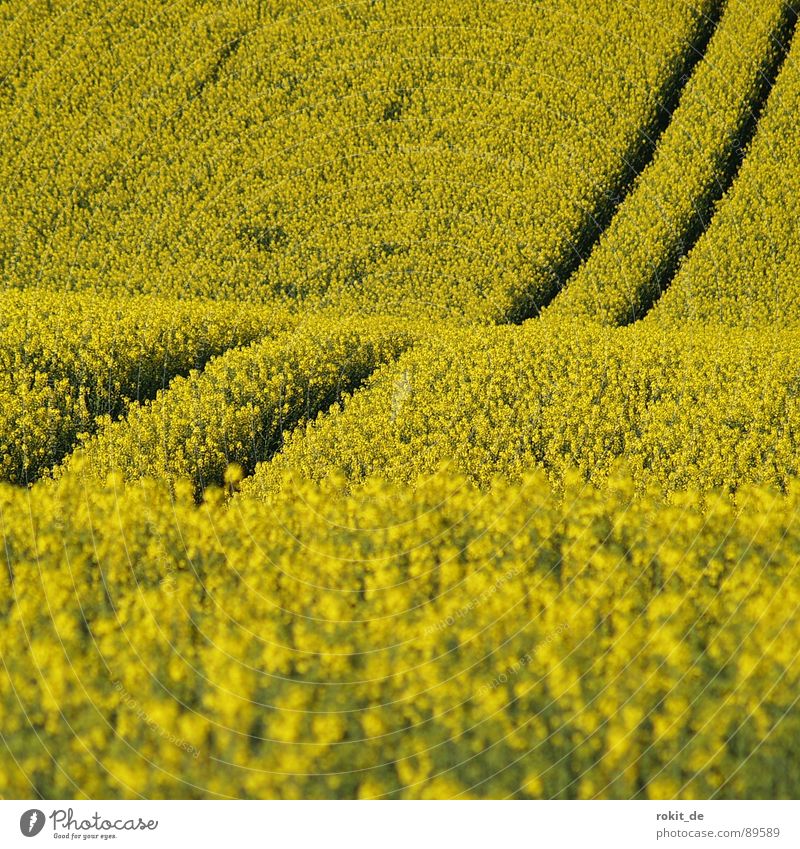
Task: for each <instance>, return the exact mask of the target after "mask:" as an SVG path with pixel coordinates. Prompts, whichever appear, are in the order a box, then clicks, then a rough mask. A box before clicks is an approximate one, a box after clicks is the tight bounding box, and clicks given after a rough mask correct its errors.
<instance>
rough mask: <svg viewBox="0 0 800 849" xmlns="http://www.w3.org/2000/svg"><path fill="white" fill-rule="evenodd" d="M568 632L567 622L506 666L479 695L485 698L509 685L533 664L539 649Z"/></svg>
mask: <svg viewBox="0 0 800 849" xmlns="http://www.w3.org/2000/svg"><path fill="white" fill-rule="evenodd" d="M567 630H569V625H568V624H567V623H566V622H562V623H561V624H560V625H559V626H558V627H557V628H554V629H553V630H552V631H550V632H549V633H548V634H547V636H545V637H544V638H543V639H541V640H539V642H538V643H536V645H535V646H533V648H532V649H531V650H530V651H529V652H526V653H525V654H524V655H521V656H520V657H518V658H517V659H516V660H515V661H514V662H513V663H511V664H509V665H508V666H506V667H505V669H503V671H502V672H501V673H500V674H499V675H497V676H495V677H494V678H493V679H492V680H491V681H490V682H488V683H486V684H484V685H483V686H481V687H480V688H479V689H478V695H479V696H485V695H486V694H487V693H491V692H492V691H493V690H496V689H497V688H498V687H500V686H502V685H503V684H507V683H508V682H509V681H511V680H512V679H514V678H516V677H517V675H519V673H520V672H521V671H522V670H523V669H525V668H527V667H528V666H530V665H531V663H533V660H534V658H535V657H536V652H537V651H539V649H541V648H542V647H543V646H547V645H549V644H550V643H552V642H553V640H555V639H556V638H557V637H558V636H560V635H561V634H563V633H564V631H567Z"/></svg>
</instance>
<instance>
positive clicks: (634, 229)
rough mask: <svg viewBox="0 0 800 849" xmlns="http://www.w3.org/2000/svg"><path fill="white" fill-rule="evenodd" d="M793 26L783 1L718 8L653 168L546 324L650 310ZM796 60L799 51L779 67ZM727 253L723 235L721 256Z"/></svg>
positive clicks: (722, 178)
mask: <svg viewBox="0 0 800 849" xmlns="http://www.w3.org/2000/svg"><path fill="white" fill-rule="evenodd" d="M794 18H795V13H794V12H793V10H792V9H790V6H789V4H788V3H786V2H785V0H768V1H766V2H761V3H759V4H758V5H757V6H754V5H753V4H752V3H749V2H746V0H732V2H730V3H728V4H727V5H726V7H725V12H724V14H723V16H722V20H721V21H720V23H719V25H718V27H717V29H716V32H715V33H714V36H713V38H712V39H711V41H710V43H709V46H708V50H707V51H706V54H705V56H704V57H703V60H702V62H701V63H700V64H699V65H698V66H697V69H696V70H695V73H694V74H693V76H692V78H691V79H690V80H689V82H688V83H687V85H686V88H685V89H684V91H683V94H682V97H681V101H680V105H679V107H678V108H677V109H676V110H675V113H674V115H673V116H672V118H671V120H670V123H669V126H668V127H667V129H666V130H665V132H664V134H663V136H662V137H661V140H660V141H659V144H658V147H657V149H656V153H655V156H654V158H653V161H652V162H651V163H650V165H649V166H648V167H647V168H646V169H645V170H644V171H643V172H642V173H641V174H640V175H639V177H638V178H637V180H636V182H635V185H634V189H633V191H632V192H631V194H630V195H629V196H628V198H627V199H626V200H625V202H624V203H623V204H622V206H621V207H620V208H619V211H618V213H617V215H616V216H615V217H614V219H613V221H612V222H611V224H610V225H609V227H608V228H607V229H606V230H605V231H604V233H603V235H602V237H601V239H600V241H599V243H598V245H597V247H595V249H594V250H593V251H592V253H591V255H590V257H589V258H588V259H587V260H586V262H584V264H583V265H582V266H581V267H580V269H579V270H578V271H577V272H576V274H575V275H573V277H572V278H571V279H570V280H569V281H568V283H567V285H566V288H565V289H564V291H563V292H562V293H561V294H560V295H559V296H558V297H557V298H556V299H555V301H554V302H553V304H552V306H551V308H550V309H549V310H548V311H547V314H549V313H554V314H555V315H557V316H570V317H576V318H577V317H584V318H588V319H591V320H593V321H597V322H600V323H602V324H610V325H619V324H628V323H630V322H632V321H636V319H638V318H641V317H642V315H643V314H644V313H645V312H646V311H647V310H648V309H649V307H650V306H651V304H652V303H653V301H654V300H655V299H656V298H657V297H658V296H659V295H660V294H661V291H662V289H663V288H664V287H665V285H666V284H667V283H668V282H669V280H670V278H671V276H672V274H673V273H674V271H675V268H676V267H677V265H678V262H679V260H680V259H681V257H682V256H683V255H684V254H685V253H686V250H687V247H688V243H690V242H691V241H692V240H693V239H694V238H695V236H696V235H697V234H699V233H700V232H701V231H702V230H703V229H704V227H705V226H706V223H707V220H708V218H709V217H710V213H711V210H712V206H713V202H714V201H715V200H716V199H718V198H719V196H720V195H721V194H722V191H723V189H724V188H725V183H726V181H727V180H728V179H729V176H730V172H731V171H732V169H733V168H734V167H735V164H736V161H737V158H738V156H739V155H740V154H741V152H742V151H741V147H742V144H743V141H742V138H743V135H744V134H745V131H746V128H747V127H748V125H752V123H753V121H754V113H755V112H756V111H757V106H758V104H759V103H760V102H761V101H762V100H763V98H764V97H765V96H766V94H767V92H768V91H769V80H770V79H771V78H772V77H773V76H774V73H775V70H776V68H777V66H778V64H779V61H780V59H781V58H782V57H783V55H784V52H785V43H786V40H787V36H788V35H789V34H790V33H791V29H792V27H793V25H794ZM798 59H800V48H798V49H796V51H795V56H794V58H793V60H792V59H790V60H789V61H788V62H787V65H791V64H792V61H794V63H795V64H796V63H797V61H798ZM787 73H792V71H788V72H787ZM796 73H797V71H796V70H794V74H795V75H796ZM776 96H778V95H776ZM795 158H796V155H795ZM758 161H759V162H761V161H762V159H761V158H759V160H758ZM750 233H752V231H750ZM729 243H730V234H729V233H726V234H725V237H724V239H723V242H722V245H721V247H722V250H723V251H725V250H727V246H728V244H729ZM711 279H713V280H714V281H715V282H718V284H719V286H720V287H721V288H725V289H727V287H728V276H727V275H726V274H725V272H722V274H720V269H719V268H715V269H714V271H713V274H712V277H711ZM759 279H760V278H759Z"/></svg>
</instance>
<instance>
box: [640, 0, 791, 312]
mask: <svg viewBox="0 0 800 849" xmlns="http://www.w3.org/2000/svg"><path fill="white" fill-rule="evenodd" d="M788 9H789V13H790V14H789V23H788V26H787V31H786V32H785V33H783V34H782V35H781V36H778V37H776V38H775V43H776V44H777V45H778V47H779V49H778V51H777V56H776V59H775V61H774V62H772V63H770V65H769V66H768V67H767V68H766V69H765V70H764V71H762V73H761V74H760V76H761V80H762V84H761V87H760V92H759V95H758V97H757V98H756V100H755V102H754V103H753V106H752V108H751V109H750V112H749V115H748V116H747V119H746V121H745V123H744V124H743V125H742V128H741V130H740V132H739V133H738V136H739V140H738V143H736V144H734V145H733V149H732V152H731V156H730V159H729V161H728V163H727V164H726V166H725V168H724V170H723V174H722V178H721V179H720V180H719V181H717V182H716V183H715V184H714V185H713V186H712V187H711V191H710V192H709V195H708V197H706V198H704V199H703V205H702V208H701V209H698V210H697V216H696V218H695V219H694V221H693V222H692V224H691V226H690V228H689V230H688V232H687V235H686V237H685V238H684V242H683V245H684V247H683V252H682V253H681V254H680V256H678V257H677V258H675V259H674V260H672V261H671V262H670V263H669V264H668V265H667V266H666V267H665V268H664V269H663V270H660V271H658V272H656V275H655V276H656V278H657V280H656V282H657V284H658V290H657V291H654V294H653V297H652V298H651V299H650V300H649V303H647V304H646V305H644V308H643V309H642V310H641V311H640V312H639V314H638V315H634V316H632V317H631V321H629V322H626V324H628V325H630V324H635V323H636V322H639V321H641V320H642V319H643V318H644V317H645V315H647V314H648V313H649V312H650V311H651V310H652V309H653V308H654V307H655V305H656V303H658V301H659V299H660V298H661V296H662V295H663V294H664V293H665V292H666V291H667V290H668V289H669V287H670V285H671V284H672V281H673V280H674V279H675V275H676V274H677V272H678V268H679V267H680V264H681V262H682V260H683V259H684V257H686V256H687V255H688V254H689V252H690V251H691V250H692V249H693V248H694V246H695V245H696V244H697V241H698V240H699V239H700V237H701V236H702V235H703V233H704V232H705V231H706V230H707V229H708V227H709V226H710V225H711V223H712V222H713V220H714V213H715V209H714V206H715V204H716V203H717V201H719V200H720V199H721V198H722V197H723V196H724V195H725V194H726V193H727V192H728V190H729V189H730V188H731V186H732V185H733V184H734V183H735V182H736V179H737V177H738V176H739V171H740V170H741V167H742V164H743V163H744V160H745V158H746V156H747V153H748V150H749V148H750V145H751V143H752V140H753V137H754V136H755V134H756V132H757V130H758V124H759V122H760V120H761V116H762V115H763V113H764V109H765V108H766V105H767V102H768V101H769V95H770V93H771V92H772V89H773V87H774V85H775V81H776V80H777V78H778V75H779V74H780V72H781V69H782V68H783V66H784V64H785V62H786V58H787V57H788V55H789V48H790V46H791V43H792V41H793V39H794V35H795V32H796V28H797V17H798V7H795V6H789V7H788ZM707 216H710V217H707ZM653 288H654V289H655V287H653Z"/></svg>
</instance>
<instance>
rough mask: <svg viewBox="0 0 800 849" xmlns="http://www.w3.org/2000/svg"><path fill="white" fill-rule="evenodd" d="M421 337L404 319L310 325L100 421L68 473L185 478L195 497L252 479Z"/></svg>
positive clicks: (233, 355) (222, 360)
mask: <svg viewBox="0 0 800 849" xmlns="http://www.w3.org/2000/svg"><path fill="white" fill-rule="evenodd" d="M425 333H426V325H424V324H422V323H409V322H407V321H405V320H402V319H394V320H391V319H385V318H375V319H363V320H361V321H354V320H351V321H347V322H346V321H342V320H341V319H340V318H338V317H334V318H331V319H324V318H321V317H315V319H314V321H313V322H311V323H310V324H309V325H307V326H306V325H300V326H298V327H297V328H295V329H294V330H289V331H286V332H285V333H283V334H279V335H277V336H275V337H274V338H271V339H267V340H265V341H262V342H257V343H254V344H253V345H251V346H249V347H246V348H239V349H236V350H232V351H229V352H228V353H226V354H224V355H223V356H220V357H217V358H215V359H214V360H212V361H211V362H210V363H209V364H208V365H207V366H206V367H205V369H203V370H202V371H197V370H195V371H193V372H191V373H190V374H189V375H188V376H186V377H177V378H175V379H174V380H173V381H172V383H171V384H170V386H169V388H168V389H166V390H164V391H160V392H159V393H158V394H157V396H156V398H155V399H154V400H153V401H152V402H149V403H143V404H131V405H130V406H129V408H128V412H127V416H125V418H123V419H120V420H118V421H111V420H110V419H106V420H105V421H104V422H103V423H102V425H101V427H100V428H99V431H98V433H97V435H96V436H95V437H93V438H92V439H90V440H88V441H86V442H85V443H84V444H83V445H82V446H81V448H80V449H79V450H77V451H76V452H75V453H74V454H73V455H72V456H71V457H70V459H69V461H68V463H67V466H66V468H70V467H71V468H73V469H80V470H81V471H82V473H83V474H85V475H87V476H89V477H90V478H92V479H95V480H97V479H100V480H103V479H105V477H106V476H107V475H108V474H110V473H112V472H117V473H120V474H121V475H122V477H123V478H124V479H126V480H134V479H136V478H140V477H145V476H152V477H156V478H160V479H162V480H169V481H175V480H177V479H180V478H188V479H190V480H191V481H192V482H193V484H194V486H195V489H196V491H197V492H198V493H199V492H200V491H201V490H202V489H203V488H204V487H206V486H208V485H209V484H215V483H216V484H222V482H223V477H224V474H225V470H226V468H227V467H228V466H229V465H231V464H236V465H237V466H238V467H239V471H238V472H237V473H236V474H238V475H241V474H242V473H244V474H249V473H250V472H252V471H253V469H254V467H255V465H256V463H257V462H259V461H262V460H265V459H268V458H269V457H271V456H272V454H273V453H274V452H275V451H276V450H277V449H278V448H279V447H280V445H281V444H282V440H283V437H284V432H285V431H287V430H289V429H291V428H292V427H293V426H295V425H296V424H297V423H298V422H300V421H302V420H305V419H313V418H314V417H315V416H316V415H317V414H318V413H320V412H322V411H324V410H326V409H327V408H328V407H329V406H330V405H332V404H333V403H334V402H335V401H337V400H338V399H339V398H340V397H341V396H342V395H343V394H344V393H347V392H350V391H352V390H354V389H355V388H356V387H357V386H359V384H360V383H362V382H363V381H364V380H365V379H366V378H367V377H368V376H369V375H370V374H371V373H372V372H373V371H374V370H375V369H376V368H378V366H380V365H382V364H384V363H386V362H389V361H392V360H394V359H396V358H397V357H398V356H399V355H400V354H401V353H402V352H403V351H404V350H406V349H407V348H409V347H410V346H411V345H412V344H413V343H414V342H415V341H417V340H418V339H420V338H423V337H424V335H425ZM229 482H230V483H231V484H235V483H236V482H237V480H230V481H229Z"/></svg>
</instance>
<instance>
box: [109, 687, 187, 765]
mask: <svg viewBox="0 0 800 849" xmlns="http://www.w3.org/2000/svg"><path fill="white" fill-rule="evenodd" d="M111 683H112V684H113V685H114V689H115V690H116V691H117V692H118V693H119V694H120V695H121V697H122V702H123V703H124V704H125V706H126V707H128V708H130V709H131V710H132V711H133V712H134V713H135V714H136V715H137V716H138V717H139V719H141V720H142V722H144V723H145V724H146V725H147V726H148V727H149V728H150V729H152V730H153V731H155V732H156V734H158V735H159V736H160V737H162V738H163V739H164V740H167V741H168V742H170V743H172V745H173V746H177V747H178V748H179V749H183V750H184V752H188V753H189V754H190V755H191V756H192V757H193V758H195V759H197V758H198V757H200V751H199V750H198V749H197V748H196V747H195V746H193V745H192V744H191V743H189V742H187V741H186V740H184V739H183V738H182V737H176V736H175V735H174V734H173V733H172V732H170V731H168V730H167V729H166V728H164V726H163V725H161V724H160V723H158V722H156V721H155V720H154V719H153V718H152V717H151V716H150V715H149V714H148V713H147V711H146V710H145V709H144V708H143V707H142V705H141V704H140V703H139V701H138V700H137V699H136V697H135V696H133V695H131V693H130V692H129V691H128V690H127V689H126V688H125V685H124V684H123V683H122V682H121V681H119V680H118V679H112V681H111Z"/></svg>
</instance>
